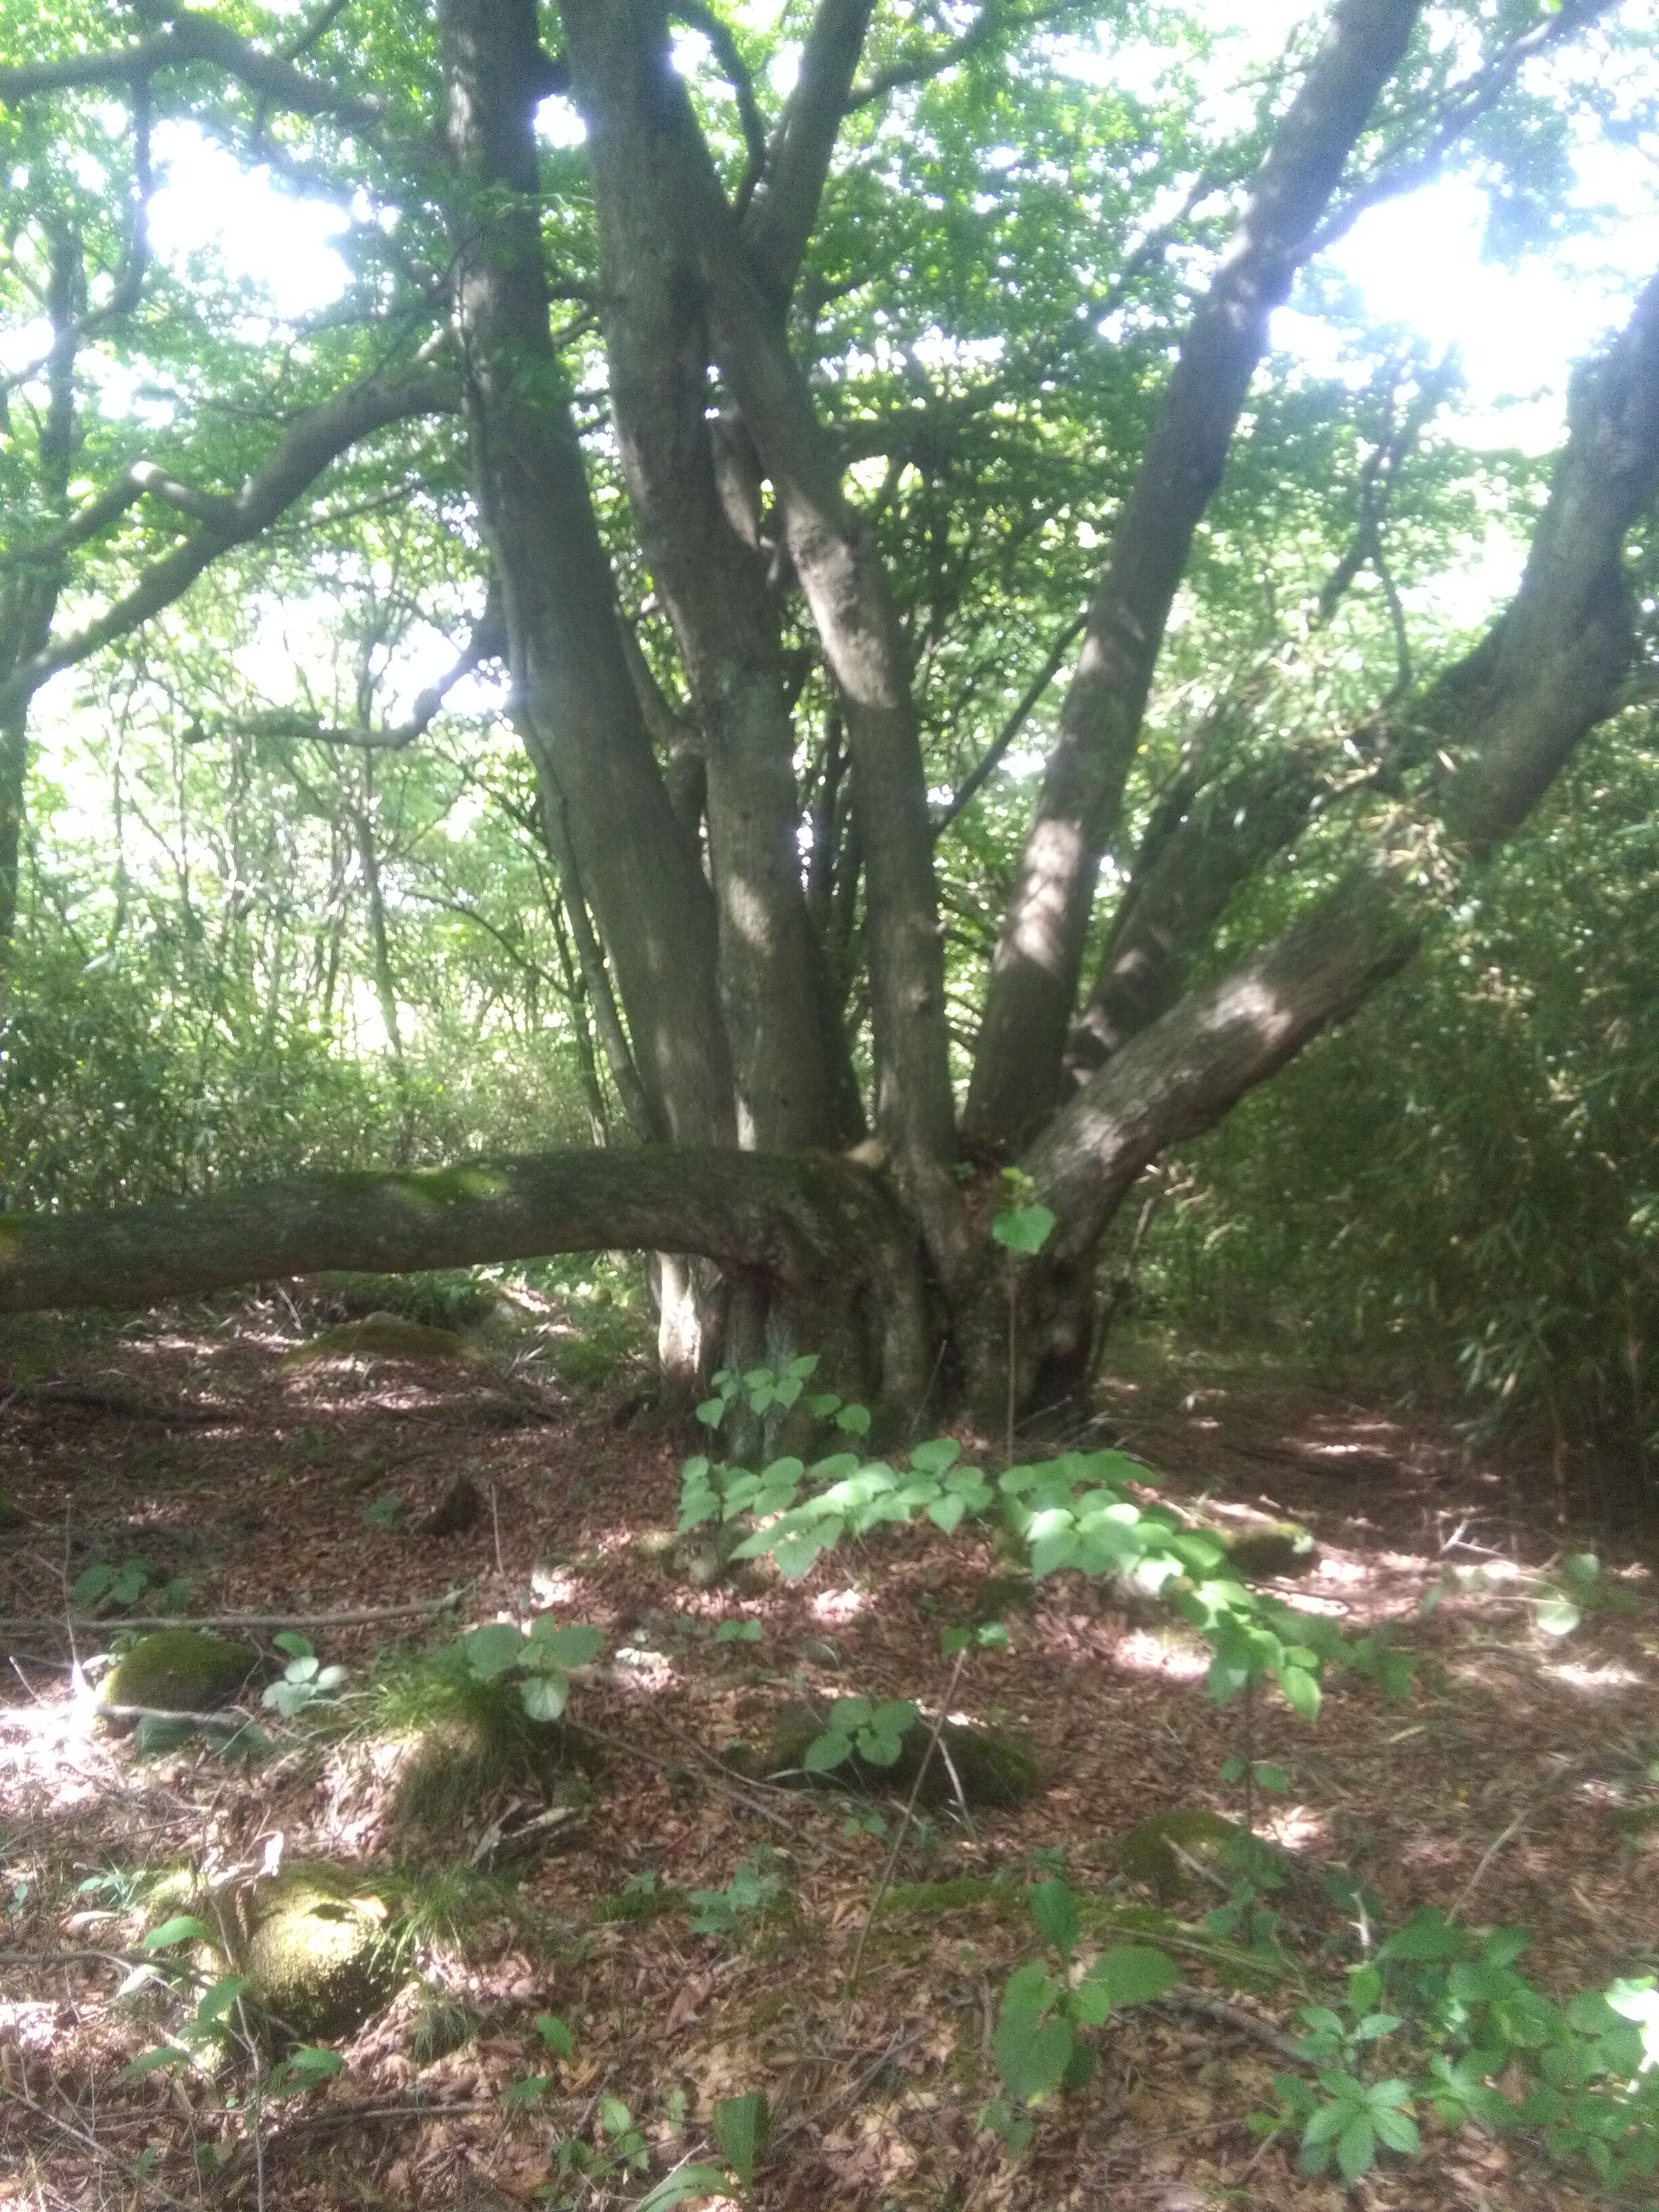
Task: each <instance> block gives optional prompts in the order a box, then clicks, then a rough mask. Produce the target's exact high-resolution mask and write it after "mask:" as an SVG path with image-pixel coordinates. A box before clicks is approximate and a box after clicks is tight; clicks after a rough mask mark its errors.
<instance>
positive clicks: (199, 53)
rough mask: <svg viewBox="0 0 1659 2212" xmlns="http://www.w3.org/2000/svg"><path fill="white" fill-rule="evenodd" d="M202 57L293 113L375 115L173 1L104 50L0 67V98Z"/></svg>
mask: <svg viewBox="0 0 1659 2212" xmlns="http://www.w3.org/2000/svg"><path fill="white" fill-rule="evenodd" d="M200 62H205V63H206V64H208V65H209V66H210V67H211V68H215V69H221V70H224V72H225V74H226V75H227V76H232V77H234V78H235V79H236V81H237V82H238V83H240V84H244V85H246V87H247V88H248V90H249V91H250V92H254V93H257V94H258V95H259V97H260V99H261V100H265V101H268V102H269V103H270V105H271V106H276V107H281V108H283V109H285V110H287V111H288V112H289V113H290V114H295V115H333V116H336V117H337V118H339V120H340V121H341V122H343V123H352V124H356V125H360V126H364V125H372V124H376V123H378V122H380V119H381V118H382V117H383V115H384V113H385V109H384V107H383V106H382V105H381V103H380V101H379V100H367V99H364V98H362V96H361V95H359V94H354V93H347V92H342V91H341V90H339V89H338V88H337V87H335V86H333V85H327V84H319V82H317V80H316V79H315V78H314V77H309V76H306V75H305V74H304V72H303V71H302V70H297V69H295V66H294V64H292V63H291V62H289V61H286V60H284V59H283V58H282V56H281V55H280V54H268V53H264V52H261V51H260V49H259V48H258V46H252V45H251V44H250V43H249V41H248V40H246V39H244V38H242V37H240V36H239V34H238V33H236V32H234V31H233V30H232V29H231V28H230V27H229V25H228V23H222V22H221V21H219V20H218V18H217V17H216V16H214V15H200V14H198V13H197V12H196V11H195V10H194V9H179V13H178V14H177V15H174V17H173V20H172V21H171V22H169V23H167V24H165V25H163V27H161V29H160V30H159V31H156V32H155V33H153V34H152V35H151V36H150V37H149V38H147V39H141V40H138V42H137V44H136V45H134V46H118V47H115V48H113V49H112V50H111V51H110V52H106V53H98V54H66V55H65V56H64V58H63V59H62V60H61V61H55V62H31V63H27V64H24V65H23V66H22V67H21V68H16V69H0V106H11V107H16V106H21V103H22V102H23V101H24V100H30V99H33V98H36V97H38V96H39V95H40V94H43V93H52V92H69V91H74V90H76V89H79V88H83V87H85V88H94V87H96V88H100V89H101V88H106V87H109V86H113V85H124V84H125V85H137V84H143V83H147V82H149V79H150V78H152V77H154V76H157V75H158V74H159V73H160V72H161V70H173V69H187V68H189V67H190V66H191V64H195V63H200Z"/></svg>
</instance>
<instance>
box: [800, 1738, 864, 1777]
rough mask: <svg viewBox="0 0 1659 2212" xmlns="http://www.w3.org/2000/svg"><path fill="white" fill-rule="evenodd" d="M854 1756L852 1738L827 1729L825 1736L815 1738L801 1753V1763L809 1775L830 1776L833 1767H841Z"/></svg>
mask: <svg viewBox="0 0 1659 2212" xmlns="http://www.w3.org/2000/svg"><path fill="white" fill-rule="evenodd" d="M852 1754H853V1739H852V1737H851V1736H849V1735H840V1734H838V1733H837V1732H836V1731H835V1730H831V1729H827V1730H826V1731H825V1732H824V1734H823V1735H815V1736H814V1737H813V1739H812V1741H811V1743H809V1744H808V1745H807V1747H806V1748H805V1751H804V1752H803V1753H801V1761H800V1763H801V1765H803V1766H804V1767H805V1770H806V1771H807V1772H808V1773H809V1774H828V1773H829V1770H830V1768H831V1767H834V1766H839V1765H841V1763H842V1760H843V1759H850V1758H851V1757H852Z"/></svg>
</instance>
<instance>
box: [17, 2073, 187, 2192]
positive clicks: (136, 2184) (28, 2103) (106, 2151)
mask: <svg viewBox="0 0 1659 2212" xmlns="http://www.w3.org/2000/svg"><path fill="white" fill-rule="evenodd" d="M11 2094H12V2095H13V2096H14V2097H15V2099H16V2100H17V2102H18V2103H19V2104H20V2105H21V2106H23V2107H24V2109H25V2110H26V2111H27V2112H33V2114H34V2116H35V2118H37V2119H40V2120H44V2121H45V2122H46V2125H47V2126H48V2127H49V2128H56V2129H57V2130H58V2133H59V2134H60V2135H65V2136H69V2138H70V2141H71V2142H78V2143H79V2144H80V2145H81V2146H82V2148H83V2149H85V2150H89V2151H90V2152H91V2153H92V2154H93V2156H94V2158H95V2159H97V2160H99V2162H100V2165H104V2166H113V2167H114V2168H115V2170H116V2172H118V2173H119V2174H120V2176H121V2178H122V2179H123V2180H124V2181H125V2183H126V2185H127V2186H128V2188H129V2189H132V2190H147V2191H149V2194H150V2195H151V2196H152V2197H159V2198H160V2199H161V2203H163V2204H171V2205H175V2206H177V2208H178V2212H191V2207H190V2206H189V2205H187V2204H186V2203H185V2199H184V2198H183V2197H175V2196H174V2195H173V2191H171V2190H170V2189H166V2188H163V2186H162V2185H161V2183H160V2182H159V2181H157V2180H156V2179H155V2176H154V2175H153V2174H147V2173H141V2172H140V2171H139V2170H138V2168H137V2166H134V2165H133V2164H131V2161H130V2160H126V2159H125V2158H123V2157H122V2156H121V2154H120V2153H119V2151H114V2150H112V2149H111V2148H110V2147H109V2145H108V2144H107V2143H105V2142H100V2141H99V2140H98V2138H97V2136H94V2135H88V2132H87V2130H85V2129H84V2128H77V2127H76V2125H75V2124H74V2123H73V2122H72V2121H70V2120H65V2119H61V2118H59V2117H58V2114H57V2113H56V2112H53V2111H52V2109H51V2107H50V2106H46V2105H43V2104H42V2103H41V2102H40V2099H39V2098H38V2097H34V2096H31V2095H30V2093H29V2091H28V2089H27V2087H21V2088H17V2089H14V2090H13V2091H12V2092H11Z"/></svg>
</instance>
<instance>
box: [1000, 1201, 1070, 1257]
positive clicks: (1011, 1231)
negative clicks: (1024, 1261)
mask: <svg viewBox="0 0 1659 2212" xmlns="http://www.w3.org/2000/svg"><path fill="white" fill-rule="evenodd" d="M1053 1231H1054V1215H1053V1214H1052V1213H1051V1212H1049V1210H1048V1207H1047V1206H1012V1207H1011V1208H1010V1209H1009V1210H1008V1212H1006V1213H999V1214H998V1215H997V1216H996V1218H995V1219H994V1221H993V1222H992V1224H991V1234H992V1236H993V1237H995V1239H996V1241H997V1243H999V1244H1002V1245H1006V1247H1007V1249H1008V1250H1009V1251H1011V1252H1027V1253H1030V1252H1040V1251H1041V1250H1042V1248H1043V1246H1044V1245H1045V1244H1046V1243H1048V1239H1049V1237H1050V1236H1051V1235H1052V1233H1053Z"/></svg>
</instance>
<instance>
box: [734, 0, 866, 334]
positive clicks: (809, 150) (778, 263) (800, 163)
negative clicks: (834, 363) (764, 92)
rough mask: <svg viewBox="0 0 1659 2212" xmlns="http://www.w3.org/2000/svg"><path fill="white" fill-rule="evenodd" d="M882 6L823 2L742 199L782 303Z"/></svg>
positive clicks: (756, 259) (763, 267) (756, 252)
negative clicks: (772, 133)
mask: <svg viewBox="0 0 1659 2212" xmlns="http://www.w3.org/2000/svg"><path fill="white" fill-rule="evenodd" d="M874 4H875V0H818V9H817V14H816V15H814V17H813V19H812V28H811V32H810V33H808V36H807V40H806V44H805V47H804V48H803V49H802V52H801V58H800V73H799V76H797V77H796V79H795V84H794V89H793V91H792V92H791V93H790V94H789V98H788V100H787V103H786V105H785V107H784V111H783V119H782V121H781V123H780V125H778V129H777V131H776V133H775V137H774V138H773V141H772V143H771V145H770V147H769V149H767V150H766V153H765V155H764V157H763V161H762V165H761V167H760V171H759V173H758V176H757V180H756V183H755V185H754V189H753V191H752V192H751V193H750V196H749V197H748V199H747V201H746V203H745V202H744V201H742V200H740V201H739V203H738V205H739V211H740V213H741V214H742V216H743V238H744V246H746V247H747V248H748V251H749V257H750V260H751V261H752V262H753V264H754V267H755V271H756V274H757V276H759V278H760V281H761V283H762V285H763V288H764V289H765V290H766V292H767V293H768V294H769V296H770V297H771V298H772V300H773V301H775V303H776V304H777V305H778V306H780V307H781V306H783V305H784V304H785V303H787V301H788V299H789V296H790V294H791V293H792V292H793V290H794V288H795V279H796V277H797V276H798V275H799V270H800V264H801V257H802V255H803V254H804V253H805V251H806V242H807V240H808V239H810V238H811V234H812V227H813V225H814V224H815V223H816V222H817V215H818V207H819V204H820V202H821V201H822V199H823V185H824V179H825V178H826V177H827V176H828V175H829V161H830V157H831V156H832V155H833V154H834V152H835V149H836V138H837V137H838V136H839V135H840V131H841V126H842V118H843V117H844V116H845V115H846V113H847V102H848V90H849V88H850V87H851V85H852V82H853V72H854V70H856V69H857V67H858V62H859V56H860V53H861V52H863V49H864V40H865V35H866V32H867V31H868V29H869V27H870V18H871V15H872V13H873V12H874Z"/></svg>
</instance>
